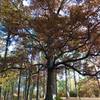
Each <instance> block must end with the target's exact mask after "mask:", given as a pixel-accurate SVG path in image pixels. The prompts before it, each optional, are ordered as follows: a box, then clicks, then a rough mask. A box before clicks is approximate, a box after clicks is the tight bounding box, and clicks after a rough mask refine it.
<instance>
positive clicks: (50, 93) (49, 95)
mask: <svg viewBox="0 0 100 100" xmlns="http://www.w3.org/2000/svg"><path fill="white" fill-rule="evenodd" d="M55 77H56V73H55V70H54V69H48V70H47V90H46V98H45V100H54V97H55V96H56V78H55Z"/></svg>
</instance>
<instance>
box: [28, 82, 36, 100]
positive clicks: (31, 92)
mask: <svg viewBox="0 0 100 100" xmlns="http://www.w3.org/2000/svg"><path fill="white" fill-rule="evenodd" d="M34 87H35V84H34V83H33V84H32V87H31V89H30V96H29V100H32V98H33V91H34Z"/></svg>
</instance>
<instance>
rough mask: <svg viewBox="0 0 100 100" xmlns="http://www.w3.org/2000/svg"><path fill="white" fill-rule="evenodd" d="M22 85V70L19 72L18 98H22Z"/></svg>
mask: <svg viewBox="0 0 100 100" xmlns="http://www.w3.org/2000/svg"><path fill="white" fill-rule="evenodd" d="M20 85H21V71H20V73H19V82H18V98H17V100H20Z"/></svg>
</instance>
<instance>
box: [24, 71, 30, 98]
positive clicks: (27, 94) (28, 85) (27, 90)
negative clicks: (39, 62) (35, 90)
mask: <svg viewBox="0 0 100 100" xmlns="http://www.w3.org/2000/svg"><path fill="white" fill-rule="evenodd" d="M30 82H31V71H30V70H29V76H28V83H27V89H26V97H25V100H28V96H29V89H30Z"/></svg>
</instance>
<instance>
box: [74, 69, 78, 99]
mask: <svg viewBox="0 0 100 100" xmlns="http://www.w3.org/2000/svg"><path fill="white" fill-rule="evenodd" d="M73 73H74V84H75V94H76V96H77V97H78V88H77V80H76V74H75V71H74V70H73Z"/></svg>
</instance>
